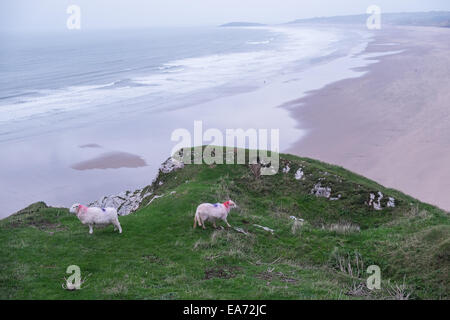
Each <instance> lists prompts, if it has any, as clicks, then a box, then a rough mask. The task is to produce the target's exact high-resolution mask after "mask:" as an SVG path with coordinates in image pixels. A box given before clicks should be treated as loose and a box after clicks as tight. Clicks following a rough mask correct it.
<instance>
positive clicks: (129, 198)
mask: <svg viewBox="0 0 450 320" xmlns="http://www.w3.org/2000/svg"><path fill="white" fill-rule="evenodd" d="M142 192H143V191H142V190H136V191H135V192H133V193H131V192H129V191H126V192H121V193H119V194H117V195H111V196H105V197H103V198H102V199H100V200H97V201H95V202H93V203H91V204H90V206H91V207H99V208H106V207H113V208H116V209H117V213H118V214H119V215H120V216H126V215H128V214H130V213H132V212H134V211H136V210H137V209H138V208H139V206H140V205H141V202H142V200H144V199H145V198H147V197H149V196H150V195H151V194H152V193H151V192H147V193H145V194H142Z"/></svg>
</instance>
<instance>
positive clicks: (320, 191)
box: [311, 182, 331, 199]
mask: <svg viewBox="0 0 450 320" xmlns="http://www.w3.org/2000/svg"><path fill="white" fill-rule="evenodd" d="M311 194H314V195H315V196H316V197H320V198H327V199H328V198H330V196H331V188H329V187H322V185H321V183H320V182H319V183H317V184H316V185H315V186H314V188H313V189H312V190H311Z"/></svg>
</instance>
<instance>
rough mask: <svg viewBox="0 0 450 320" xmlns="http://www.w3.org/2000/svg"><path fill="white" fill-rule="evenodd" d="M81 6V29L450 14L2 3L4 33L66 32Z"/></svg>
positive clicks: (187, 3) (294, 3)
mask: <svg viewBox="0 0 450 320" xmlns="http://www.w3.org/2000/svg"><path fill="white" fill-rule="evenodd" d="M71 4H75V5H78V6H79V7H80V8H81V18H82V20H81V26H82V29H88V30H89V29H98V28H101V29H103V28H128V27H129V28H134V27H148V26H199V25H217V24H221V23H226V22H230V21H254V22H264V23H281V22H287V21H290V20H294V19H297V18H309V17H315V16H331V15H345V14H361V13H365V11H366V8H367V7H368V6H369V5H372V4H375V5H378V6H379V7H380V8H381V10H382V12H399V11H430V10H448V11H450V1H449V0H0V28H1V29H2V30H4V29H6V30H48V29H50V30H64V29H65V28H66V20H67V18H68V16H69V15H68V14H67V13H66V9H67V7H68V6H69V5H71Z"/></svg>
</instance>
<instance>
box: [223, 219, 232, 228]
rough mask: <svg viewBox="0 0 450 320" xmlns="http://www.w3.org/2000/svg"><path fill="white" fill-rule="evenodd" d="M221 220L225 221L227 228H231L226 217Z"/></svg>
mask: <svg viewBox="0 0 450 320" xmlns="http://www.w3.org/2000/svg"><path fill="white" fill-rule="evenodd" d="M223 221H225V223H226V224H227V226H228V228H231V226H230V224H229V223H228V221H227V218H225V219H223Z"/></svg>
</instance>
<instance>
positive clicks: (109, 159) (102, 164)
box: [71, 151, 147, 170]
mask: <svg viewBox="0 0 450 320" xmlns="http://www.w3.org/2000/svg"><path fill="white" fill-rule="evenodd" d="M145 166H147V163H146V162H145V160H144V159H142V158H141V157H140V156H137V155H134V154H131V153H126V152H119V151H115V152H106V153H103V154H101V155H99V156H97V157H95V158H93V159H89V160H85V161H81V162H78V163H75V164H73V165H72V166H71V168H72V169H75V170H92V169H119V168H139V167H145Z"/></svg>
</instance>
